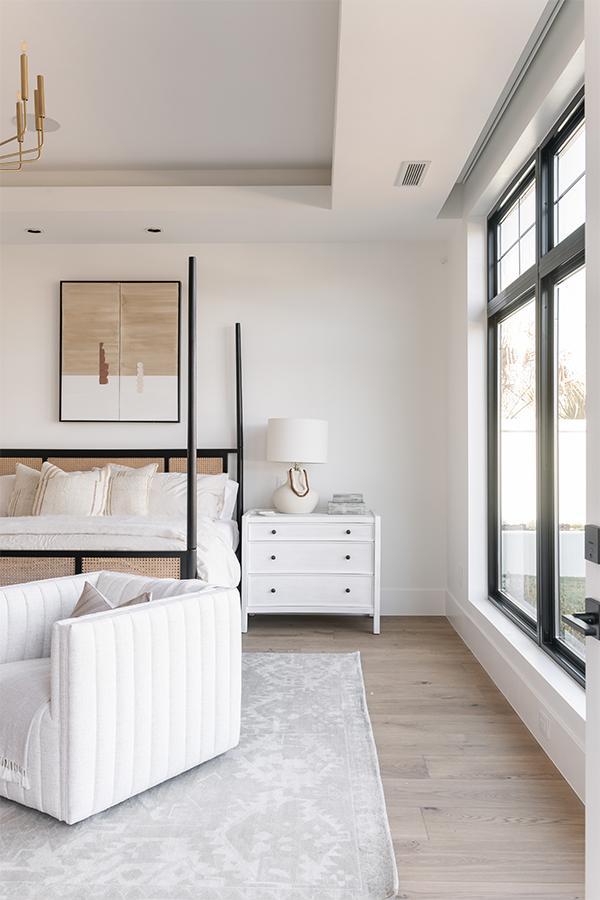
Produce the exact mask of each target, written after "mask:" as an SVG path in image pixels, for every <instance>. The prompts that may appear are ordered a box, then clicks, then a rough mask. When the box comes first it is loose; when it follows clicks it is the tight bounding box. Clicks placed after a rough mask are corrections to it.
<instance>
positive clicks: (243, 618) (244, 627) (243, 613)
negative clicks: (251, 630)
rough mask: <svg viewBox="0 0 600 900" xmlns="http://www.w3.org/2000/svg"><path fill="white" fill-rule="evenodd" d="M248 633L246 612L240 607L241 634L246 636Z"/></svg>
mask: <svg viewBox="0 0 600 900" xmlns="http://www.w3.org/2000/svg"><path fill="white" fill-rule="evenodd" d="M247 631H248V612H247V610H246V609H244V607H242V633H243V634H246V632H247Z"/></svg>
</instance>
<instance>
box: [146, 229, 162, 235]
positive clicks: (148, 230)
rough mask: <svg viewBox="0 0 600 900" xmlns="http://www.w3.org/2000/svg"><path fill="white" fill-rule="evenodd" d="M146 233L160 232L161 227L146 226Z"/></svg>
mask: <svg viewBox="0 0 600 900" xmlns="http://www.w3.org/2000/svg"><path fill="white" fill-rule="evenodd" d="M146 231H147V232H148V234H162V228H146Z"/></svg>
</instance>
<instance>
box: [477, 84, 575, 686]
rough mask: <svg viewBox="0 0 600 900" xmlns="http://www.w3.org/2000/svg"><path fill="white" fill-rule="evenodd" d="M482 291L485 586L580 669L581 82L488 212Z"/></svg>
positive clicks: (535, 635) (565, 660) (559, 656)
mask: <svg viewBox="0 0 600 900" xmlns="http://www.w3.org/2000/svg"><path fill="white" fill-rule="evenodd" d="M488 294H489V297H488V301H489V302H488V480H489V497H488V557H489V560H488V562H489V566H488V568H489V596H490V599H491V600H493V601H494V602H495V603H496V604H497V605H498V606H500V607H501V608H502V609H503V611H504V612H506V613H507V615H509V616H510V617H511V618H512V619H513V620H514V621H515V622H516V623H517V624H518V625H520V626H521V627H522V628H523V629H524V630H525V631H526V632H527V633H528V634H529V635H530V636H531V637H532V638H533V639H534V640H535V641H536V642H537V643H538V644H539V645H540V646H541V647H542V648H543V649H544V650H546V651H547V652H548V653H550V654H551V655H552V656H553V657H554V658H555V659H556V660H557V661H558V662H559V663H560V664H561V665H562V666H563V667H564V668H565V669H567V670H568V671H569V672H570V673H571V674H572V675H574V677H576V678H577V679H578V680H579V681H583V679H584V676H585V645H584V643H583V641H582V639H581V638H580V637H579V636H578V635H577V634H576V633H575V632H574V631H573V630H572V629H570V628H569V626H568V625H566V626H565V624H564V622H563V619H562V616H563V615H564V614H566V613H572V612H575V611H577V610H581V609H584V607H585V603H584V600H585V572H584V526H585V442H586V435H585V427H586V426H585V110H584V98H583V91H581V92H580V93H579V94H578V96H577V97H575V99H574V100H573V101H572V103H571V104H570V105H569V107H568V108H567V109H566V110H565V112H564V114H563V115H562V116H561V118H560V119H559V121H558V122H557V123H556V125H555V126H554V128H553V129H552V131H551V132H550V133H549V134H548V135H547V137H546V138H545V140H544V141H543V142H542V144H541V145H540V146H539V147H538V149H537V150H536V152H535V154H534V156H533V157H532V158H531V159H530V160H529V161H528V163H527V165H526V166H525V167H524V168H523V170H522V171H521V172H519V173H518V175H517V177H516V178H515V179H514V181H513V183H512V184H511V185H510V187H509V189H508V190H507V192H506V193H505V194H504V196H503V197H502V198H501V199H500V201H499V202H498V204H497V205H496V207H495V208H494V209H493V210H492V212H491V213H490V216H489V217H488Z"/></svg>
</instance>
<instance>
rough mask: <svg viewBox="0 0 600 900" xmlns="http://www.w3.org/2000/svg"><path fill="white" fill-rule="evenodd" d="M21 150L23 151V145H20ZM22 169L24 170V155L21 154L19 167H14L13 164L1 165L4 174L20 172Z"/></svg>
mask: <svg viewBox="0 0 600 900" xmlns="http://www.w3.org/2000/svg"><path fill="white" fill-rule="evenodd" d="M19 149H21V145H20V144H19ZM15 162H16V160H15ZM22 168H23V158H22V153H21V154H20V157H19V165H18V166H13V165H12V164H11V163H2V164H0V169H1V170H2V171H3V172H19V171H20V170H21V169H22Z"/></svg>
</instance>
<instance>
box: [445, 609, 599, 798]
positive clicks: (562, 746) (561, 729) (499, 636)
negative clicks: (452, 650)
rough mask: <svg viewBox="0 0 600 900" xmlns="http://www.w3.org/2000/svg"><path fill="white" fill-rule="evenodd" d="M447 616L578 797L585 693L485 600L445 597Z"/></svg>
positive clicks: (582, 773)
mask: <svg viewBox="0 0 600 900" xmlns="http://www.w3.org/2000/svg"><path fill="white" fill-rule="evenodd" d="M447 616H448V619H449V620H450V622H451V624H452V626H453V627H454V628H455V630H456V631H457V632H458V634H459V635H460V636H461V638H462V639H463V640H464V642H465V643H466V644H467V646H468V647H469V648H470V649H471V651H472V652H473V653H474V655H475V656H476V657H477V659H478V660H479V662H480V663H481V665H482V666H483V667H484V669H485V670H486V671H487V672H488V674H489V675H490V677H491V678H492V680H493V681H494V682H495V684H496V685H497V687H498V688H499V689H500V690H501V691H502V693H503V694H504V695H505V697H506V698H507V700H508V701H509V703H510V704H511V706H512V707H513V708H514V709H515V711H516V712H517V714H518V715H519V717H520V718H521V719H522V721H523V722H524V723H525V725H526V726H527V728H528V729H529V730H530V732H531V733H532V735H533V736H534V738H535V739H536V741H537V742H538V743H539V744H540V745H541V746H542V748H543V749H544V750H545V752H546V753H547V754H548V756H550V758H551V759H552V761H553V762H554V764H555V765H556V766H557V768H558V769H559V770H560V771H561V773H562V774H563V776H564V777H565V778H566V780H567V781H568V782H569V784H570V785H571V787H572V788H573V789H574V790H575V792H576V793H577V794H578V795H579V797H580V798H581V799H583V797H584V777H585V702H586V701H585V690H584V689H583V687H582V686H581V685H580V684H578V683H577V682H576V681H575V680H574V679H573V678H572V677H571V676H570V675H568V674H567V673H566V672H565V671H564V670H563V669H562V668H561V666H560V665H559V664H558V663H557V662H555V661H554V659H552V657H551V656H549V655H548V654H547V653H546V652H545V651H544V650H542V649H541V648H540V647H539V646H538V645H537V644H536V643H534V641H532V640H531V638H530V637H528V635H527V634H525V632H523V631H522V630H521V628H519V626H518V625H516V624H515V623H514V622H512V621H511V620H510V619H509V618H507V616H505V615H504V613H503V612H502V611H501V610H500V609H498V607H497V606H496V605H495V604H494V603H493V601H490V600H488V598H487V597H482V598H481V599H477V600H458V599H457V598H456V597H454V596H453V595H452V594H450V593H449V594H448V599H447Z"/></svg>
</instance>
